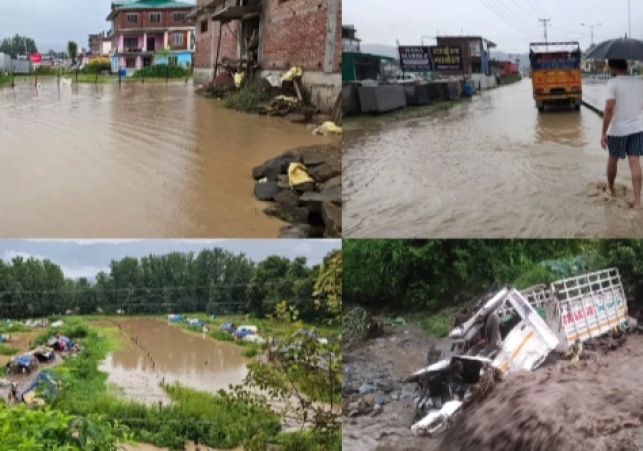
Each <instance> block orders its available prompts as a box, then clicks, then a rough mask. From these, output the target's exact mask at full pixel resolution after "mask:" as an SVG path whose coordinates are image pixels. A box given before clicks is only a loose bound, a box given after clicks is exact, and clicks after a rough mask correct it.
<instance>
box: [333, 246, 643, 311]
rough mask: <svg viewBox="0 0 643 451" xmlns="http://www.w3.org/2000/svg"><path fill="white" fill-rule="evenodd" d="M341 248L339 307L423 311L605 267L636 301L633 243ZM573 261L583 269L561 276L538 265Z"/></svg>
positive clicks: (639, 254) (638, 283)
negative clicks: (342, 303) (494, 289)
mask: <svg viewBox="0 0 643 451" xmlns="http://www.w3.org/2000/svg"><path fill="white" fill-rule="evenodd" d="M343 250H344V258H345V260H346V273H345V277H346V284H345V285H346V293H345V297H346V304H347V305H348V304H361V305H363V306H366V307H368V308H371V309H373V310H389V311H398V312H399V311H401V310H422V311H424V312H427V313H430V312H433V311H438V310H441V309H443V308H446V307H451V306H455V305H458V304H460V303H462V302H465V301H468V300H469V299H470V298H471V297H472V296H474V295H476V294H478V293H480V292H481V291H484V290H486V289H488V288H489V287H490V286H491V285H493V284H494V283H499V284H512V285H515V286H516V287H517V288H526V287H527V286H529V285H535V284H538V283H548V282H551V281H553V280H554V279H557V278H560V277H561V276H568V275H573V273H574V272H579V271H580V272H584V271H590V270H595V269H603V268H607V267H612V266H615V267H617V268H618V269H619V271H620V273H621V277H622V279H623V281H624V285H625V287H626V289H627V290H628V291H629V293H630V295H631V297H632V299H640V298H642V296H643V281H642V280H643V279H642V278H641V275H643V241H640V240H346V241H344V243H343ZM577 256H583V257H585V258H584V259H583V264H582V265H578V264H575V265H568V266H569V268H568V269H569V270H568V271H566V273H565V274H564V275H563V274H560V271H561V270H560V269H555V267H554V266H551V265H549V266H548V265H544V264H543V263H544V262H546V261H548V260H556V259H559V260H570V261H571V260H572V259H574V257H577ZM574 261H577V260H574ZM556 271H558V272H559V273H556Z"/></svg>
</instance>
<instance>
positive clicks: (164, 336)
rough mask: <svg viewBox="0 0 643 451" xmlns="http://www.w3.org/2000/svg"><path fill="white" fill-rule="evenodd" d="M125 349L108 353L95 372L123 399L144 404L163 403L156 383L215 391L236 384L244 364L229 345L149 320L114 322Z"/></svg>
mask: <svg viewBox="0 0 643 451" xmlns="http://www.w3.org/2000/svg"><path fill="white" fill-rule="evenodd" d="M118 324H119V326H120V330H121V333H122V334H123V335H125V338H129V340H130V345H129V346H128V347H127V348H126V349H122V350H119V351H116V352H113V353H111V354H110V355H109V356H108V357H107V359H106V360H105V361H104V362H103V363H102V364H101V366H100V370H102V371H105V372H107V373H108V374H109V377H108V382H109V383H113V384H116V385H117V386H118V387H119V389H120V390H122V391H123V393H124V394H125V396H127V397H128V398H131V399H135V400H137V401H140V402H144V403H148V404H150V403H155V402H159V401H164V402H166V401H168V400H169V399H168V398H167V396H166V395H165V393H164V392H163V390H162V389H161V387H160V386H159V384H160V383H161V382H165V383H166V384H172V383H175V382H179V383H180V384H181V385H182V386H185V387H189V388H193V389H196V390H202V391H208V392H213V393H214V392H216V391H218V390H226V389H227V388H228V385H229V384H238V383H241V381H242V380H243V378H244V377H245V376H246V373H247V367H246V365H247V364H248V362H249V359H246V358H245V357H243V356H242V354H241V348H240V347H239V346H237V345H235V344H233V343H229V342H223V341H217V340H213V339H211V338H207V337H204V336H201V335H199V334H190V333H187V332H185V331H184V330H182V329H181V328H179V327H177V326H172V325H170V324H168V323H167V322H165V321H163V320H158V319H154V318H131V319H127V320H123V321H119V322H118Z"/></svg>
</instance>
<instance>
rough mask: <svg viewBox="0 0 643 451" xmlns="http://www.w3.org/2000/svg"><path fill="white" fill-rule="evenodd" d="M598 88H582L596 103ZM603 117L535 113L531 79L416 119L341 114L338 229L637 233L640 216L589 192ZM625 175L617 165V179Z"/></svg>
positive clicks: (598, 173) (440, 233)
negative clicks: (341, 218)
mask: <svg viewBox="0 0 643 451" xmlns="http://www.w3.org/2000/svg"><path fill="white" fill-rule="evenodd" d="M604 89H605V88H604V84H602V83H587V84H586V85H585V86H584V90H585V91H586V93H587V94H588V95H589V96H590V97H591V98H592V99H596V100H597V101H598V102H599V103H600V100H601V99H603V98H604V97H603V90H604ZM601 121H602V119H601V118H600V117H599V116H598V115H597V114H596V113H594V112H593V111H591V110H589V109H587V108H585V107H583V108H582V109H581V111H580V113H579V112H575V111H548V112H545V113H544V114H538V111H537V109H536V108H535V107H534V102H533V100H532V98H531V84H530V80H529V79H525V80H522V81H521V82H519V83H516V84H514V85H510V86H505V87H501V88H498V89H495V90H490V91H486V92H484V93H482V94H481V95H477V96H475V97H474V99H472V100H471V101H469V102H464V103H462V104H459V105H456V106H455V107H454V108H452V109H450V110H447V111H439V112H435V113H433V114H431V115H429V116H427V117H424V118H416V119H407V120H397V121H391V120H390V118H389V119H384V120H373V119H368V120H357V121H356V120H352V121H347V122H346V124H345V127H344V131H345V133H344V141H343V166H344V221H343V222H344V236H345V237H351V238H374V237H381V238H387V237H408V238H411V237H414V238H420V237H433V238H436V237H450V238H455V237H489V238H491V237H498V238H500V237H502V238H508V237H529V238H533V237H596V236H601V237H626V236H627V237H630V238H633V237H643V228H641V227H640V222H641V220H643V212H641V211H629V210H628V209H627V208H626V207H625V205H627V202H625V201H623V202H605V200H604V199H603V198H602V197H600V196H596V193H595V192H594V191H595V190H596V188H595V187H596V184H597V183H598V182H600V181H603V180H604V178H605V176H604V173H605V164H606V152H605V151H604V150H603V149H602V148H601V147H600V131H601ZM630 181H631V178H630V171H629V167H627V164H626V163H625V162H623V163H621V164H620V165H619V176H618V178H617V182H618V183H622V184H624V185H626V186H630V183H631V182H630ZM623 196H625V197H627V196H629V195H628V193H624V194H623Z"/></svg>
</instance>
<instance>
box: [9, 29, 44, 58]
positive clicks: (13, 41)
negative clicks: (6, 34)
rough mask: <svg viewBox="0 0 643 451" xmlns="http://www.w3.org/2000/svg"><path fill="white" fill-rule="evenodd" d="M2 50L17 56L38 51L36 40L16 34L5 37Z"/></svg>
mask: <svg viewBox="0 0 643 451" xmlns="http://www.w3.org/2000/svg"><path fill="white" fill-rule="evenodd" d="M0 52H2V53H8V54H10V55H12V56H14V57H15V56H17V55H20V54H26V53H38V47H37V46H36V42H35V41H34V40H33V39H31V38H29V37H27V36H21V35H19V34H16V35H15V36H14V37H12V38H4V39H3V40H2V41H1V42H0Z"/></svg>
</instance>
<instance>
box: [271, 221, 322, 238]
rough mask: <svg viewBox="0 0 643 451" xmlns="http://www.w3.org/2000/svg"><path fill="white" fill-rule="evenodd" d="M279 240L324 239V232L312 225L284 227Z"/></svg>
mask: <svg viewBox="0 0 643 451" xmlns="http://www.w3.org/2000/svg"><path fill="white" fill-rule="evenodd" d="M279 232H280V233H279V238H285V239H292V238H323V232H322V231H320V230H319V229H317V228H315V227H313V226H311V225H310V224H297V225H290V226H286V227H283V228H282V229H281V230H280V231H279Z"/></svg>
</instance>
